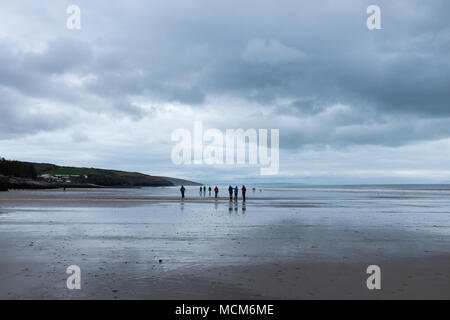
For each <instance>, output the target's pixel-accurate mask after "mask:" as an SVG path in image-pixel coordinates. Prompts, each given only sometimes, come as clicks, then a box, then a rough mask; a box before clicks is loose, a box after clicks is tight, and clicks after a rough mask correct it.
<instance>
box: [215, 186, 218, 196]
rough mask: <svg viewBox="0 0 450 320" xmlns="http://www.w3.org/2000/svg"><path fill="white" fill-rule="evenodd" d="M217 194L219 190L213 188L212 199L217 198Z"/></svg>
mask: <svg viewBox="0 0 450 320" xmlns="http://www.w3.org/2000/svg"><path fill="white" fill-rule="evenodd" d="M218 193H219V188H217V186H216V187H215V188H214V198H217V194H218Z"/></svg>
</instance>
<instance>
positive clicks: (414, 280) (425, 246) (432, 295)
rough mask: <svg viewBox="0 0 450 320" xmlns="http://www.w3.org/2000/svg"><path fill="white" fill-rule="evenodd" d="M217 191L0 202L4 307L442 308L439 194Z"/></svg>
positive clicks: (445, 283)
mask: <svg viewBox="0 0 450 320" xmlns="http://www.w3.org/2000/svg"><path fill="white" fill-rule="evenodd" d="M221 190H223V191H221V194H220V195H221V197H219V199H217V200H215V199H214V198H210V197H209V195H208V194H207V195H205V196H203V195H200V194H199V192H198V189H197V187H190V188H188V190H187V198H186V199H185V200H184V201H180V199H179V194H178V193H179V192H178V189H177V188H142V189H101V190H97V189H92V190H90V189H87V190H76V189H69V190H67V191H66V192H64V191H62V190H45V191H10V192H3V193H0V283H1V286H0V298H1V299H330V298H332V299H404V298H411V299H450V213H449V212H450V197H448V196H449V195H450V190H449V189H447V187H442V188H435V187H434V188H431V187H429V186H428V187H427V186H423V187H421V188H418V187H413V188H412V187H408V186H390V187H387V186H383V187H380V186H370V187H363V188H362V187H345V188H341V187H301V188H290V189H289V188H281V187H280V188H261V191H259V190H260V188H258V189H257V190H256V191H255V192H252V191H250V192H249V193H248V200H247V201H246V203H245V204H243V203H242V202H241V201H240V200H239V201H238V202H234V201H232V202H229V201H228V199H227V197H226V194H224V190H225V188H224V187H221ZM73 264H75V265H78V266H80V268H81V279H82V281H81V289H80V290H69V289H67V287H66V279H67V277H68V275H67V274H66V268H67V267H68V266H69V265H73ZM369 265H378V266H379V267H380V268H381V275H382V277H381V279H382V280H381V283H382V288H381V290H368V289H367V286H366V279H367V277H368V276H369V275H368V274H366V268H367V266H369Z"/></svg>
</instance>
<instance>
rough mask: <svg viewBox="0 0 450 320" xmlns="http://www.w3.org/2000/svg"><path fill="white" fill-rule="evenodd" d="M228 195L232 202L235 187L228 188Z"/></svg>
mask: <svg viewBox="0 0 450 320" xmlns="http://www.w3.org/2000/svg"><path fill="white" fill-rule="evenodd" d="M228 193H229V194H230V201H231V200H233V187H232V186H231V185H230V186H229V187H228Z"/></svg>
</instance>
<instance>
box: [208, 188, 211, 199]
mask: <svg viewBox="0 0 450 320" xmlns="http://www.w3.org/2000/svg"><path fill="white" fill-rule="evenodd" d="M208 191H209V196H210V197H211V187H208Z"/></svg>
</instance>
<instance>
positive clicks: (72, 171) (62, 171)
mask: <svg viewBox="0 0 450 320" xmlns="http://www.w3.org/2000/svg"><path fill="white" fill-rule="evenodd" d="M42 174H51V175H80V176H82V175H87V176H89V175H98V174H102V172H101V171H100V170H96V169H91V168H58V169H55V170H49V171H45V172H43V173H42Z"/></svg>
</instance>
